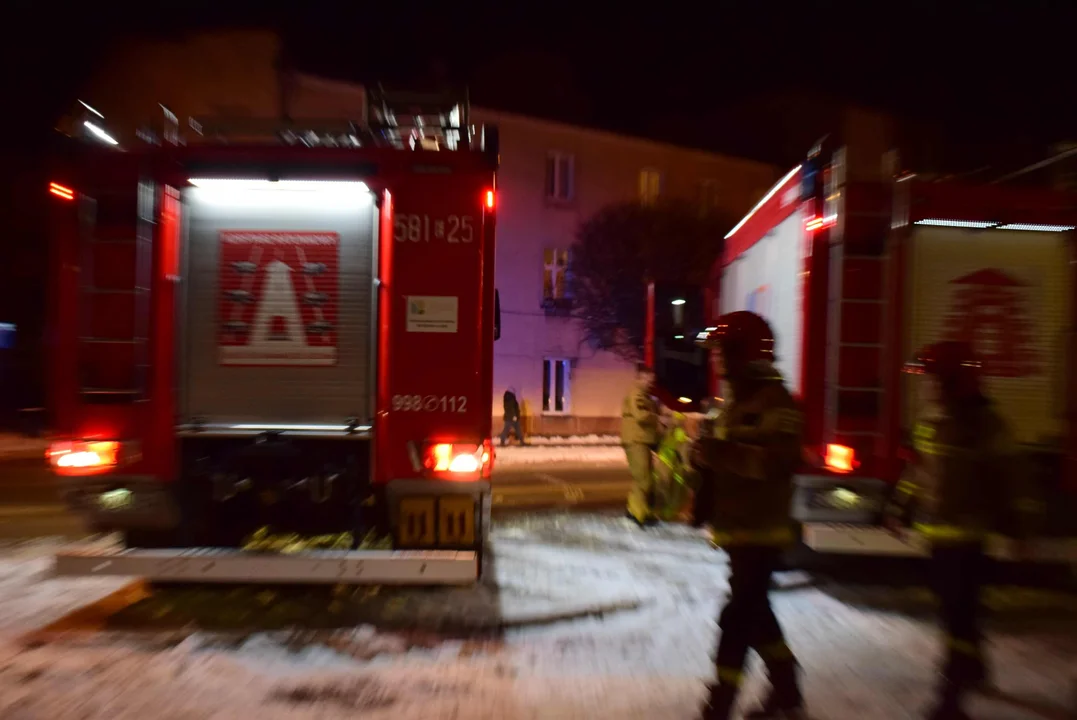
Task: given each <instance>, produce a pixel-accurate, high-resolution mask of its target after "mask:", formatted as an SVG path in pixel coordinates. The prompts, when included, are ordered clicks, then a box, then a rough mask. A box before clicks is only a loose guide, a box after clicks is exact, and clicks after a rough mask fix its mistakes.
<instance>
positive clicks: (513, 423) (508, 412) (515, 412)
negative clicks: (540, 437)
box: [501, 387, 527, 447]
mask: <svg viewBox="0 0 1077 720" xmlns="http://www.w3.org/2000/svg"><path fill="white" fill-rule="evenodd" d="M502 400H503V404H504V411H505V415H504V421H505V422H504V426H503V427H502V429H501V447H505V443H507V442H508V440H509V435H510V434H512V433H515V434H516V437H517V438H518V439H519V441H520V444H521V445H526V444H527V442H526V441H525V440H524V431H523V429H522V428H521V426H520V401H519V400H518V399H517V398H516V388H513V387H510V388H509V389H508V390H506V391H505V396H504V398H503V399H502Z"/></svg>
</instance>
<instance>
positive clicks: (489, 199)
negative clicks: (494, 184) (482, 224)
mask: <svg viewBox="0 0 1077 720" xmlns="http://www.w3.org/2000/svg"><path fill="white" fill-rule="evenodd" d="M496 202H497V198H496V197H495V196H494V191H493V190H487V191H486V209H487V210H493V209H494V205H495V204H496Z"/></svg>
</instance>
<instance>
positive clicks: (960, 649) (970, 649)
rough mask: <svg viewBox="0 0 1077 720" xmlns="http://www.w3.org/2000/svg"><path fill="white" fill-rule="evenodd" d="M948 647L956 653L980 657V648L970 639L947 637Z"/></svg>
mask: <svg viewBox="0 0 1077 720" xmlns="http://www.w3.org/2000/svg"><path fill="white" fill-rule="evenodd" d="M946 645H947V647H949V648H950V649H951V650H953V651H954V652H956V653H961V654H962V655H971V656H972V657H980V648H979V647H977V646H976V643H971V642H969V641H968V640H958V639H957V638H954V637H951V638H947V641H946Z"/></svg>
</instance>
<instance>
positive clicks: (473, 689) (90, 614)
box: [0, 513, 1077, 720]
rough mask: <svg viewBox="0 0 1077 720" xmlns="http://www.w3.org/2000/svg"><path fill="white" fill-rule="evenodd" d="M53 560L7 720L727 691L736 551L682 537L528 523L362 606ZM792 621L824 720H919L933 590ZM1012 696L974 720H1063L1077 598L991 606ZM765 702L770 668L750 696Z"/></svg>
mask: <svg viewBox="0 0 1077 720" xmlns="http://www.w3.org/2000/svg"><path fill="white" fill-rule="evenodd" d="M55 549H56V545H55V544H54V543H51V542H48V541H36V542H29V543H21V544H15V545H8V546H6V547H4V548H0V603H2V606H3V608H4V612H3V613H2V614H0V717H2V718H5V720H8V719H10V720H39V719H40V720H46V719H47V720H67V719H68V718H78V719H79V720H96V719H97V718H107V719H108V720H126V719H128V718H130V719H132V720H135V719H137V720H142V719H143V718H145V717H151V716H152V717H154V718H155V720H204V719H205V720H225V719H229V720H233V719H234V720H242V719H245V718H252V719H255V718H257V720H277V719H280V720H285V719H289V720H294V719H300V720H307V719H311V720H313V719H314V718H320V719H335V718H341V719H343V718H355V717H362V718H365V719H368V720H370V719H372V720H389V719H390V718H391V719H392V720H409V719H411V718H416V719H419V718H423V719H424V720H425V719H427V718H460V719H461V720H464V719H466V720H484V719H486V718H489V719H490V720H494V719H497V720H515V719H517V718H520V719H523V718H526V719H528V720H531V719H538V718H549V719H551V720H554V719H556V720H569V719H572V718H579V719H580V720H583V719H586V720H601V719H603V718H610V719H611V720H627V719H630V718H640V719H641V720H643V719H646V720H657V719H662V720H666V719H668V720H680V719H684V720H688V719H689V718H693V717H694V712H695V710H696V708H697V706H698V703H699V702H700V701H701V699H702V695H703V692H704V690H703V687H704V683H705V682H706V681H707V680H708V679H709V678H710V677H711V674H712V667H711V661H710V657H711V654H712V652H713V648H714V642H715V632H716V630H715V625H714V618H715V616H716V615H717V612H718V608H719V604H720V602H721V600H722V598H723V595H724V594H725V592H726V591H727V588H728V585H727V581H726V576H727V571H726V566H725V563H724V560H723V558H724V556H723V554H722V553H720V552H717V551H714V550H711V549H710V548H709V546H708V545H707V543H706V542H704V541H703V540H702V539H701V538H700V537H699V535H698V534H697V533H695V532H693V531H691V530H689V529H688V528H686V527H683V526H663V527H660V528H657V529H654V530H649V531H641V530H638V529H634V528H633V527H631V526H630V525H629V524H628V523H627V521H624V520H622V519H620V518H618V517H613V516H612V513H611V514H609V515H607V516H601V515H594V514H586V513H574V514H571V515H566V514H558V513H542V514H538V513H530V514H512V515H510V516H507V517H506V518H504V519H503V520H502V521H501V522H500V523H499V524H498V526H497V527H496V528H495V531H494V539H493V544H492V550H491V554H492V567H491V570H490V573H489V575H488V578H489V579H488V580H487V581H486V582H484V583H482V584H480V585H477V586H474V587H468V588H446V589H411V590H393V589H389V588H366V589H361V590H359V591H358V592H347V593H340V592H333V591H332V590H330V589H313V590H311V589H279V588H277V589H273V588H231V587H225V588H208V589H207V588H204V587H203V588H197V587H195V588H189V587H187V588H174V589H163V590H162V589H158V590H155V591H152V592H151V591H150V590H149V589H148V588H146V587H144V586H142V585H141V584H139V583H129V582H125V581H123V580H106V579H93V580H71V579H50V578H49V577H48V575H47V568H48V565H49V556H50V554H51V553H52V552H54V551H55ZM782 580H783V582H782V583H781V585H782V586H783V589H779V590H776V591H775V592H774V593H773V597H774V601H775V605H776V611H777V613H778V615H779V616H780V619H781V620H782V622H783V623H784V624H785V626H786V629H787V632H788V635H789V638H790V643H791V645H792V646H793V648H794V649H795V651H796V652H797V653H798V655H799V657H800V660H801V663H802V664H803V666H804V669H805V673H806V690H807V698H808V702H809V705H810V709H811V717H812V718H815V719H816V720H824V719H826V718H831V719H833V720H843V719H851V718H864V719H871V720H898V719H899V718H900V719H903V720H904V719H907V718H915V717H919V716H920V715H919V714H918V713H919V712H920V710H921V709H922V708H923V706H924V705H926V704H927V703H928V702H929V699H930V694H931V690H932V688H933V686H934V683H935V678H934V670H933V665H934V662H935V660H936V658H937V655H938V652H939V642H938V632H937V631H936V629H935V627H934V625H933V622H932V620H931V615H930V611H931V608H930V596H929V594H928V593H926V591H924V590H923V589H918V588H910V589H907V590H900V589H894V588H871V587H857V586H851V585H848V584H840V585H821V586H816V585H812V584H811V583H809V582H804V579H803V578H797V577H796V576H786V577H784V578H783V579H782ZM989 601H990V604H991V605H992V606H993V607H995V608H996V614H995V617H994V621H993V623H992V629H991V657H992V659H993V661H994V667H995V677H996V682H997V683H998V686H999V687H998V690H997V691H996V692H994V693H992V694H991V695H990V696H986V695H985V696H980V697H977V698H975V700H974V702H973V707H972V714H973V717H976V718H978V719H979V720H1003V719H1005V720H1025V719H1027V720H1036V719H1038V718H1066V717H1070V716H1069V715H1067V714H1066V713H1067V712H1069V709H1070V708H1071V707H1072V705H1068V704H1070V703H1072V702H1073V701H1074V700H1075V699H1077V698H1074V697H1073V695H1072V693H1073V691H1074V689H1075V684H1074V683H1075V682H1077V665H1075V664H1074V662H1073V659H1074V657H1077V608H1075V607H1074V604H1073V598H1072V596H1066V595H1060V594H1052V593H1047V592H1044V591H1023V590H1014V589H1006V588H1003V589H996V590H993V591H992V592H991V593H990V595H989ZM763 688H764V678H763V673H762V670H761V668H760V667H759V666H758V663H756V662H755V661H754V660H753V665H752V667H751V673H750V677H749V679H748V680H747V681H746V686H745V696H746V697H745V699H746V700H750V699H752V698H754V697H756V696H757V695H758V694H759V693H760V692H762V690H763Z"/></svg>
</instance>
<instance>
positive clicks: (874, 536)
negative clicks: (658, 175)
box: [718, 138, 1077, 558]
mask: <svg viewBox="0 0 1077 720" xmlns="http://www.w3.org/2000/svg"><path fill="white" fill-rule="evenodd" d="M853 150H854V151H855V148H854V149H853ZM848 151H849V148H846V147H843V146H841V145H840V144H839V143H837V142H836V141H835V140H833V139H829V138H828V139H827V140H826V141H824V142H823V143H820V145H818V146H817V147H816V148H813V150H812V152H811V153H810V154H809V156H808V157H807V158H806V160H805V162H804V163H803V164H802V165H800V166H798V167H797V168H794V169H793V170H792V171H790V172H789V173H788V174H787V175H786V176H785V177H784V178H782V180H780V181H779V182H778V183H777V184H776V185H775V186H774V187H773V188H772V189H771V190H770V192H768V193H767V194H766V196H765V197H764V198H763V199H762V200H761V201H760V203H759V204H758V205H757V206H756V207H755V208H754V209H753V210H752V212H751V213H749V214H748V215H747V216H746V217H745V218H744V219H743V220H742V221H741V222H740V223H738V225H737V226H735V227H734V228H733V230H732V231H731V232H730V233H729V235H728V236H727V238H726V247H725V253H724V256H723V258H722V259H721V260H720V261H719V265H720V270H719V272H720V275H721V287H720V299H719V303H718V305H719V310H720V311H721V312H730V311H734V310H752V311H755V312H758V313H759V314H761V315H763V316H764V317H765V318H767V320H768V321H769V322H770V324H771V326H772V328H773V329H774V332H775V335H776V345H777V366H778V368H779V369H780V370H781V372H782V374H783V375H784V377H785V379H786V381H787V383H788V384H789V387H790V389H791V390H792V391H793V392H794V393H795V394H796V395H797V396H798V398H799V400H800V402H801V404H802V407H803V410H804V417H805V452H804V458H805V462H804V466H803V467H802V471H801V473H800V475H799V476H798V481H797V493H796V497H795V501H794V507H793V514H794V517H795V518H796V519H797V520H798V521H799V522H800V523H801V524H802V528H803V536H804V542H805V544H806V545H807V546H808V547H810V548H811V549H813V550H815V551H816V552H823V553H841V554H869V555H915V554H920V553H922V552H923V547H922V544H921V543H919V542H914V543H912V544H907V543H903V542H900V541H898V540H897V539H896V538H893V537H891V536H890V535H889V534H887V533H886V532H884V531H883V530H881V529H880V528H879V527H878V525H877V523H878V521H879V519H880V514H881V511H882V509H883V506H884V504H885V503H886V502H887V499H888V497H889V494H890V493H891V492H892V489H893V487H894V486H895V484H896V483H897V481H898V480H899V479H900V477H901V475H902V472H903V470H904V465H905V462H906V458H907V457H908V453H907V450H906V449H907V447H908V446H909V441H910V438H909V428H910V427H911V425H912V423H913V420H914V418H915V416H916V414H917V412H919V410H920V409H921V401H920V396H919V393H918V391H917V388H918V386H917V384H916V382H915V379H910V378H906V377H903V376H902V373H901V368H902V366H903V364H904V361H905V360H906V359H907V358H908V357H911V356H912V354H913V353H914V352H915V350H916V349H917V348H919V347H922V346H924V345H927V344H929V343H932V342H937V341H939V340H944V339H967V340H970V341H972V342H973V343H974V346H975V347H976V349H977V352H978V353H979V354H980V355H981V357H982V358H983V361H984V374H985V378H986V387H987V391H988V393H989V394H990V396H991V397H992V399H993V400H994V401H995V402H996V403H997V405H998V407H999V409H1000V411H1001V412H1002V413H1003V415H1004V416H1005V417H1006V419H1007V420H1008V421H1009V423H1010V425H1011V427H1012V428H1013V430H1014V432H1015V434H1016V436H1017V439H1018V440H1019V441H1020V442H1021V443H1022V445H1023V448H1024V452H1025V458H1026V459H1027V462H1026V463H1025V467H1027V468H1028V469H1029V477H1030V481H1032V482H1036V483H1037V484H1038V485H1040V486H1041V487H1042V488H1043V491H1044V494H1045V495H1047V496H1048V497H1052V498H1055V499H1056V502H1055V503H1054V507H1055V508H1056V509H1057V508H1059V507H1062V506H1063V505H1066V506H1068V507H1070V508H1071V509H1072V508H1073V506H1074V502H1073V500H1074V496H1073V493H1072V490H1073V489H1074V488H1075V486H1074V471H1075V468H1077V462H1075V452H1077V443H1075V442H1074V440H1075V435H1074V433H1075V432H1077V426H1075V424H1074V422H1073V417H1074V413H1075V410H1077V373H1075V371H1074V367H1075V366H1074V363H1073V353H1074V352H1075V349H1074V346H1073V327H1074V321H1073V317H1074V307H1075V298H1074V288H1075V287H1077V283H1075V282H1074V277H1073V273H1074V268H1075V267H1077V265H1075V264H1074V258H1075V257H1077V254H1075V248H1074V234H1073V232H1074V226H1075V225H1077V203H1074V199H1073V198H1066V197H1062V196H1059V195H1057V194H1054V193H1050V192H1047V191H1039V190H1021V189H1017V188H1008V187H1005V186H999V185H994V186H986V187H962V186H960V185H952V184H949V183H924V182H919V181H918V180H917V179H916V178H914V177H909V176H906V177H902V178H889V177H887V178H879V179H875V180H872V179H865V178H856V179H849V178H846V169H845V158H846V154H847V152H848ZM876 166H878V164H876ZM1067 488H1069V491H1067ZM1067 503H1068V505H1067ZM1071 520H1072V518H1071ZM1049 525H1051V526H1052V528H1051V529H1053V531H1054V532H1055V533H1056V534H1064V533H1065V525H1066V520H1065V518H1064V517H1062V518H1056V520H1055V521H1054V522H1052V523H1049ZM1070 525H1072V521H1071V522H1070ZM1071 529H1072V528H1071ZM1039 547H1040V549H1041V550H1042V551H1043V553H1044V554H1045V555H1050V556H1052V557H1054V556H1061V557H1063V558H1065V557H1069V556H1070V555H1072V547H1070V545H1069V544H1068V543H1066V542H1061V543H1054V544H1052V543H1039ZM996 549H997V551H998V552H1000V553H1004V552H1005V550H1006V549H1007V547H1006V545H1005V544H1004V543H1002V544H999V545H997V546H996Z"/></svg>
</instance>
